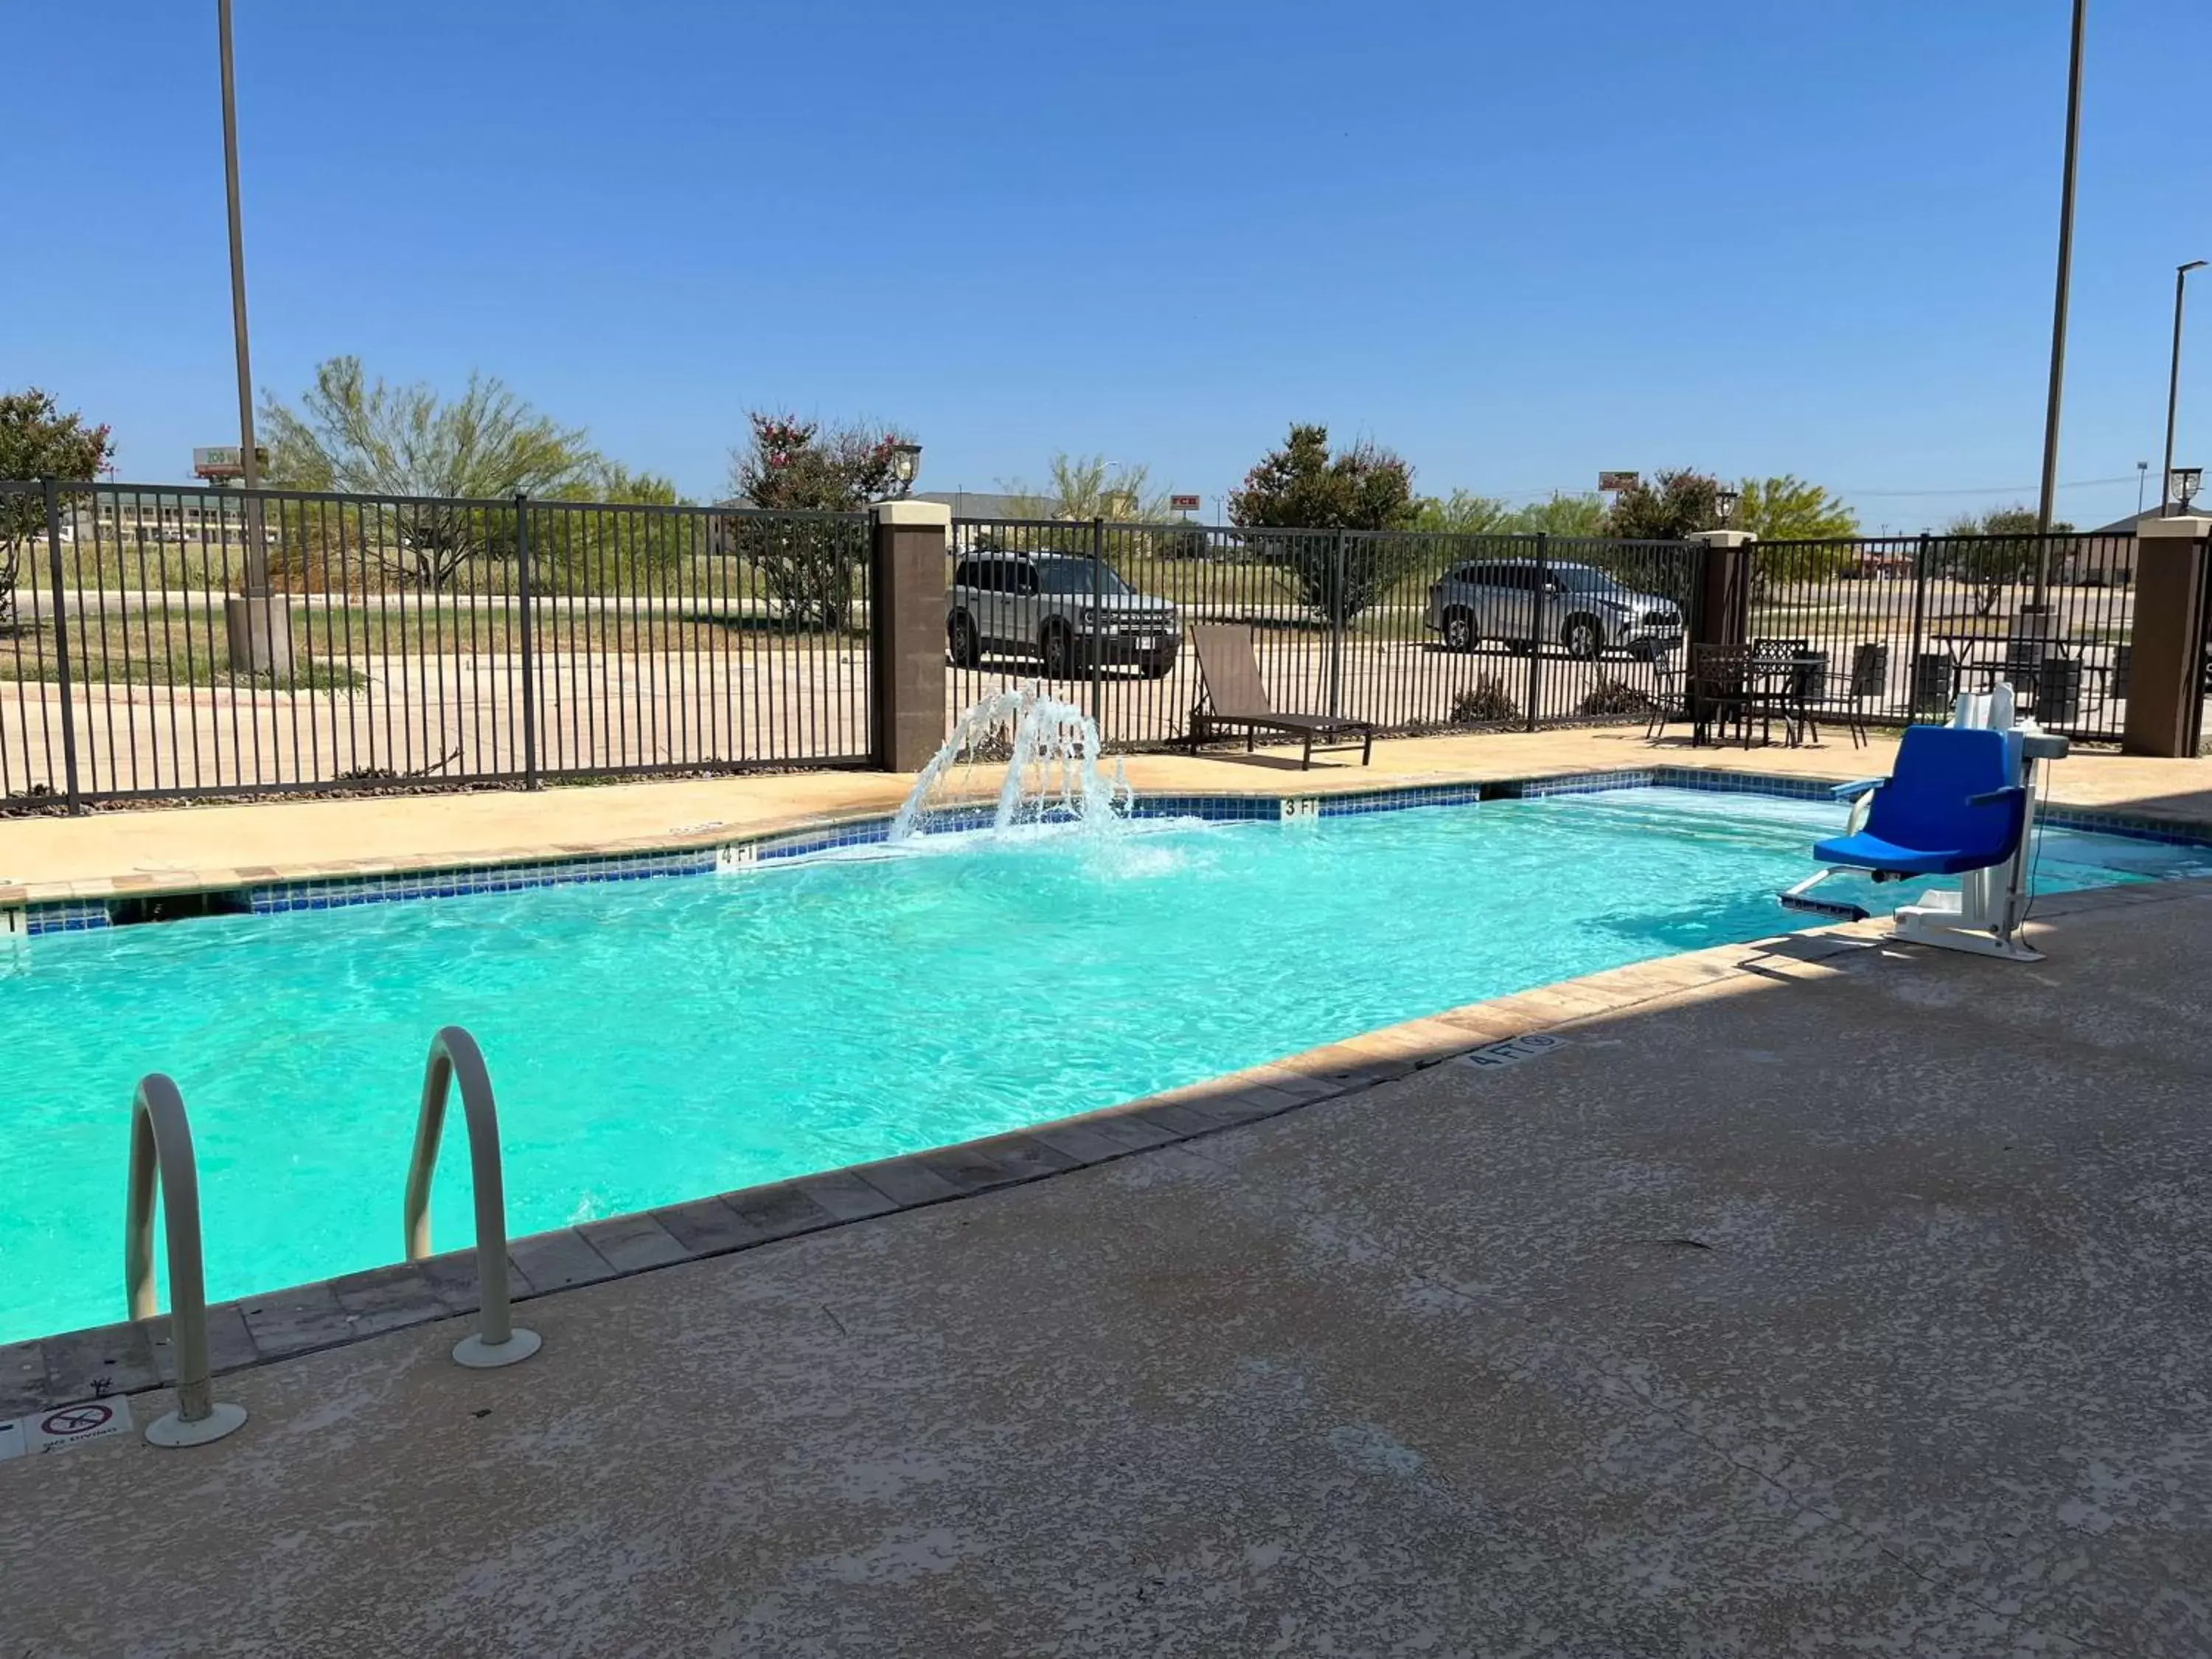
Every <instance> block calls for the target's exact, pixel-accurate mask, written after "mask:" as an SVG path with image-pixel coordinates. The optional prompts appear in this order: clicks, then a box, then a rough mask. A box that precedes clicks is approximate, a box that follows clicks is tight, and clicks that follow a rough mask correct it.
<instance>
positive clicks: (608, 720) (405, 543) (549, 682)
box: [0, 482, 2135, 808]
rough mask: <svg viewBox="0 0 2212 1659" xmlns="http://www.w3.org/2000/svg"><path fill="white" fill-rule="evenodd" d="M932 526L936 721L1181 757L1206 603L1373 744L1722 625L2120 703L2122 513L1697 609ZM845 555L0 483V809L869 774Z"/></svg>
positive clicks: (1401, 566) (1875, 707)
mask: <svg viewBox="0 0 2212 1659" xmlns="http://www.w3.org/2000/svg"><path fill="white" fill-rule="evenodd" d="M1717 556H1719V555H1716V554H1711V553H1709V552H1708V550H1706V549H1705V547H1704V546H1703V545H1702V544H1699V543H1682V542H1631V541H1614V540H1610V539H1599V538H1589V539H1567V538H1546V537H1542V536H1492V535H1450V534H1434V535H1431V534H1414V533H1396V532H1355V531H1335V530H1306V529H1273V528H1256V527H1231V528H1222V527H1218V526H1198V525H1191V524H1164V525H1152V524H1127V523H1118V522H1103V521H1090V522H1071V521H1066V520H1006V519H956V520H954V521H953V524H952V532H951V544H950V546H949V547H948V558H947V562H946V577H947V581H948V587H949V592H948V593H947V597H946V602H945V604H946V610H945V629H946V647H947V655H948V659H949V663H950V666H949V668H948V671H947V675H946V687H945V717H946V721H947V726H948V729H949V728H950V726H951V721H952V720H954V719H955V718H957V715H958V714H959V713H960V712H961V711H962V710H963V709H965V708H968V707H969V706H970V705H971V704H972V703H974V702H976V701H977V700H979V699H980V698H981V697H982V696H985V695H987V693H989V692H991V691H994V690H1000V689H1003V688H1005V687H1006V686H1008V685H1010V684H1015V683H1018V682H1020V681H1023V680H1027V679H1041V680H1042V681H1044V682H1046V683H1047V684H1048V685H1050V686H1051V687H1052V688H1053V689H1054V690H1057V691H1058V692H1059V693H1060V695H1061V696H1066V697H1069V698H1070V699H1071V700H1073V701H1075V702H1078V703H1079V704H1080V705H1082V706H1083V707H1085V708H1087V709H1089V710H1091V712H1092V713H1093V714H1095V715H1096V716H1097V720H1098V722H1099V726H1100V728H1101V732H1102V733H1103V737H1104V738H1105V740H1106V742H1107V743H1108V744H1110V745H1112V746H1114V747H1116V748H1152V747H1164V746H1167V745H1170V744H1178V743H1181V742H1182V741H1183V740H1184V739H1185V738H1186V735H1187V733H1188V731H1189V729H1190V725H1189V722H1190V714H1191V711H1192V709H1193V708H1194V706H1195V705H1196V704H1197V703H1198V702H1199V698H1200V689H1201V688H1200V676H1199V672H1198V665H1197V663H1196V661H1195V660H1194V657H1193V655H1192V653H1190V652H1189V651H1188V648H1187V646H1186V643H1185V641H1186V632H1185V630H1186V629H1188V627H1189V626H1190V624H1192V623H1200V622H1242V623H1249V624H1250V625H1251V627H1252V629H1253V641H1254V649H1255V656H1256V658H1257V661H1258V665H1259V668H1260V671H1261V678H1262V681H1263V683H1264V684H1265V685H1266V686H1267V690H1268V691H1269V694H1270V695H1271V696H1272V697H1273V700H1274V702H1275V704H1276V706H1277V707H1278V708H1279V709H1281V710H1283V711H1285V712H1289V713H1310V714H1334V715H1338V716H1341V717H1346V718H1353V719H1364V720H1370V721H1372V722H1374V723H1375V725H1376V726H1377V727H1378V728H1379V729H1381V730H1383V731H1385V732H1433V731H1449V730H1457V729H1468V730H1478V729H1486V728H1488V729H1501V728H1503V729H1523V730H1534V729H1536V728H1538V727H1541V726H1559V725H1565V724H1573V723H1578V722H1591V721H1606V720H1630V721H1633V720H1644V719H1645V718H1647V716H1648V715H1649V714H1650V712H1651V710H1652V708H1654V706H1655V705H1660V706H1668V705H1671V704H1672V703H1674V702H1675V701H1677V700H1678V699H1679V698H1680V693H1681V687H1682V684H1683V681H1684V677H1685V667H1686V661H1687V658H1688V653H1689V647H1690V642H1691V641H1694V640H1699V639H1729V638H1741V639H1746V640H1751V641H1773V642H1777V643H1778V644H1780V643H1786V644H1787V645H1788V646H1789V647H1790V650H1791V652H1792V653H1793V654H1795V653H1801V652H1802V653H1807V654H1808V655H1810V656H1813V657H1817V658H1819V659H1821V660H1822V661H1823V662H1825V664H1826V669H1825V673H1822V672H1821V671H1820V670H1819V669H1818V668H1817V667H1816V668H1815V669H1814V671H1812V672H1811V674H1810V681H1809V683H1811V684H1812V689H1813V690H1814V691H1815V692H1816V693H1817V700H1818V701H1819V702H1820V703H1821V704H1822V705H1823V706H1824V707H1826V708H1831V709H1832V708H1835V707H1837V706H1838V704H1844V705H1848V706H1850V708H1851V709H1852V710H1853V712H1854V713H1856V714H1858V715H1860V716H1862V717H1863V719H1866V720H1874V721H1878V722H1890V723H1902V722H1904V721H1906V720H1911V719H1914V718H1925V717H1929V716H1934V715H1940V714H1942V711H1943V710H1944V709H1945V708H1948V704H1949V701H1950V698H1951V696H1952V694H1953V693H1954V691H1955V690H1959V689H1961V688H1976V689H1978V688H1979V687H1980V686H1983V685H1985V684H1989V683H1990V682H1991V681H1992V680H1994V679H1999V678H2002V679H2004V680H2007V681H2008V682H2009V683H2010V684H2013V685H2014V687H2015V690H2019V691H2020V692H2021V693H2022V694H2023V695H2024V696H2026V697H2027V700H2028V702H2029V705H2030V707H2031V708H2033V710H2034V712H2035V713H2036V714H2038V715H2039V718H2041V719H2042V720H2044V722H2045V724H2046V725H2048V726H2053V727H2055V728H2057V729H2058V730H2061V731H2064V732H2069V734H2071V735H2073V736H2075V737H2078V738H2104V739H2113V738H2118V737H2119V736H2120V735H2121V733H2122V732H2123V730H2124V724H2125V719H2126V704H2127V698H2128V694H2129V690H2130V684H2129V682H2130V666H2131V665H2130V653H2131V635H2132V628H2133V604H2134V596H2133V590H2132V586H2131V580H2132V576H2133V565H2134V559H2135V543H2134V540H2133V538H2128V537H2093V536H2058V537H2051V538H2042V539H2040V540H2039V539H2038V538H2035V537H2033V536H2011V537H2008V536H1996V537H1940V536H1923V537H1908V538H1886V539H1875V540H1850V541H1820V542H1771V543H1762V544H1756V545H1754V547H1753V550H1752V551H1751V554H1750V565H1749V580H1748V583H1747V585H1746V586H1745V587H1744V588H1743V589H1741V590H1734V589H1730V590H1729V591H1741V592H1742V593H1743V594H1744V596H1745V597H1743V598H1742V599H1739V600H1738V601H1737V605H1736V611H1735V614H1734V615H1732V616H1730V617H1725V618H1720V617H1705V616H1703V615H1701V606H1702V605H1703V604H1704V602H1705V595H1706V593H1707V591H1708V588H1709V586H1711V584H1709V583H1708V581H1707V579H1706V576H1707V568H1708V562H1709V561H1710V560H1711V558H1714V557H1717ZM871 570H872V554H871V546H870V530H869V519H868V516H867V515H866V513H765V512H759V511H756V510H753V509H750V508H739V507H662V506H653V505H638V504H628V505H609V504H605V503H598V502H585V501H526V500H520V499H518V500H511V501H447V500H437V499H428V498H415V497H400V496H370V495H339V494H323V493H310V492H300V491H286V490H257V491H251V492H248V491H243V490H238V489H214V488H176V487H170V486H159V487H155V486H134V485H127V484H126V485H114V484H90V483H67V484H62V485H58V486H53V485H42V484H40V483H22V482H13V483H4V482H0V802H4V803H5V804H7V805H12V806H15V807H19V808H20V807H21V806H24V805H41V804H45V803H46V802H49V801H53V802H60V801H68V802H70V803H82V802H94V801H100V800H106V799H131V798H141V797H155V796H190V795H214V794H225V793H259V792H277V791H299V790H335V789H355V788H377V787H409V786H435V785H443V784H467V783H477V782H513V783H534V782H536V781H539V780H542V779H550V778H582V777H603V776H622V775H647V774H654V773H669V772H684V771H709V770H720V769H742V768H746V767H758V766H839V765H861V764H866V763H868V761H869V759H870V757H872V755H873V754H874V753H875V751H876V749H877V744H876V742H875V732H874V731H873V724H872V722H873V719H874V716H873V714H872V709H873V701H872V696H871V680H872V668H873V665H872V648H871V644H870V630H871V607H870V592H869V586H870V581H871ZM1722 586H1723V588H1725V587H1726V586H1727V585H1726V584H1723V585H1722ZM1714 591H1716V592H1719V591H1722V590H1721V589H1719V588H1717V589H1715V590H1714ZM2039 606H2040V608H2039ZM1801 683H1807V682H1802V681H1801Z"/></svg>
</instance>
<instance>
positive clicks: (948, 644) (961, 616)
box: [945, 611, 983, 668]
mask: <svg viewBox="0 0 2212 1659" xmlns="http://www.w3.org/2000/svg"><path fill="white" fill-rule="evenodd" d="M945 652H946V654H947V655H949V656H950V657H951V659H952V665H953V666H954V667H955V668H978V667H981V665H982V662H983V641H981V639H980V638H978V637H977V635H976V633H975V618H974V617H970V616H969V614H968V613H967V612H966V611H954V612H953V613H952V614H951V617H947V618H946V619H945Z"/></svg>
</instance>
